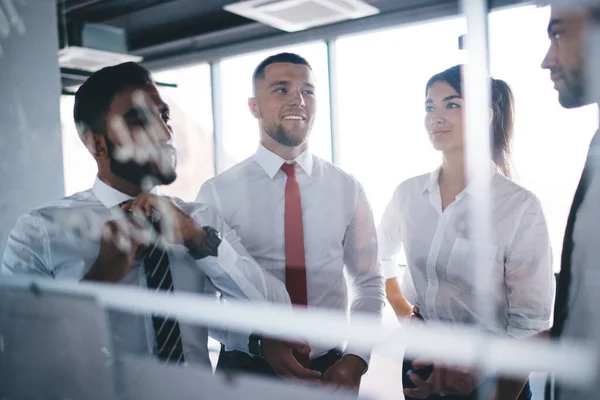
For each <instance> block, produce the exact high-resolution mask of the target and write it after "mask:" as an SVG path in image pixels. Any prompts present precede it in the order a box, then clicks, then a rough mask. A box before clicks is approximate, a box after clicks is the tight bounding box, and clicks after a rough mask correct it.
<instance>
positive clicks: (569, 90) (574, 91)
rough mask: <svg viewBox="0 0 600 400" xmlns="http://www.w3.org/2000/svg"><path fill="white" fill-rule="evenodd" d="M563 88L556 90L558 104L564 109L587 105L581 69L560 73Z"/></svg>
mask: <svg viewBox="0 0 600 400" xmlns="http://www.w3.org/2000/svg"><path fill="white" fill-rule="evenodd" d="M561 74H562V76H563V77H564V87H563V88H561V89H560V90H558V102H559V103H560V105H561V106H563V107H564V108H577V107H581V106H584V105H586V104H587V99H586V92H585V85H584V84H583V81H584V75H583V70H582V69H581V68H577V69H574V70H571V71H569V72H568V73H567V72H566V71H564V70H563V71H561Z"/></svg>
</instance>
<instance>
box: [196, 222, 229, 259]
mask: <svg viewBox="0 0 600 400" xmlns="http://www.w3.org/2000/svg"><path fill="white" fill-rule="evenodd" d="M202 229H204V232H206V237H205V238H204V241H203V242H202V244H200V245H199V246H196V247H194V248H192V249H190V250H188V252H189V253H190V255H191V256H192V257H193V258H194V260H201V259H203V258H205V257H208V256H213V257H216V256H217V255H218V254H219V253H218V248H219V246H220V245H221V242H222V241H223V236H221V233H220V232H219V231H218V230H216V229H215V228H213V227H211V226H203V227H202Z"/></svg>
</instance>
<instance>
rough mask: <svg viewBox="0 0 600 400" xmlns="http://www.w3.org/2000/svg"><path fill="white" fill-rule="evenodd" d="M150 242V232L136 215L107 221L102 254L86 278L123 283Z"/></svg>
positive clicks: (103, 233)
mask: <svg viewBox="0 0 600 400" xmlns="http://www.w3.org/2000/svg"><path fill="white" fill-rule="evenodd" d="M148 242H149V241H148V235H147V232H145V231H144V230H143V228H142V227H141V226H140V225H139V224H137V223H135V222H134V221H133V219H132V218H122V219H118V220H113V221H108V222H106V223H105V224H104V226H103V227H102V239H101V241H100V250H99V251H98V257H96V261H95V262H94V265H92V268H90V270H89V271H88V272H87V273H86V274H85V276H84V277H83V280H87V281H99V282H112V283H116V282H119V281H120V280H121V279H123V277H124V276H125V275H126V274H127V273H128V272H129V270H131V267H132V266H133V262H134V259H135V256H136V254H138V253H140V252H142V251H144V250H146V249H147V246H148Z"/></svg>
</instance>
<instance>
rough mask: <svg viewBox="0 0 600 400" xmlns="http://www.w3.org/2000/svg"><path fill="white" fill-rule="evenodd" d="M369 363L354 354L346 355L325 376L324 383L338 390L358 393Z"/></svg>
mask: <svg viewBox="0 0 600 400" xmlns="http://www.w3.org/2000/svg"><path fill="white" fill-rule="evenodd" d="M366 370H367V363H366V362H365V360H363V359H362V358H360V357H358V356H355V355H353V354H346V355H344V356H343V357H342V358H341V359H339V360H338V361H337V362H336V363H335V364H333V365H332V366H331V367H329V368H328V369H327V371H325V373H324V374H323V379H322V381H323V383H324V384H326V385H329V386H333V387H336V388H340V387H342V388H346V389H350V390H352V391H355V392H356V393H358V388H359V386H360V380H361V378H362V375H363V374H364V373H365V371H366Z"/></svg>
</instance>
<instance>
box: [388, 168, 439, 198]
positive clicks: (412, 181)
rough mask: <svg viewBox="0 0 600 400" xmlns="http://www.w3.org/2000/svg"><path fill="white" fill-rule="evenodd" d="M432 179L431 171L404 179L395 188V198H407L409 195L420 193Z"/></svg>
mask: <svg viewBox="0 0 600 400" xmlns="http://www.w3.org/2000/svg"><path fill="white" fill-rule="evenodd" d="M430 179H431V173H427V174H423V175H418V176H413V177H412V178H408V179H406V180H404V181H402V182H401V183H400V184H399V185H398V186H396V189H395V190H394V195H393V198H394V199H395V200H396V201H400V200H402V199H405V198H406V197H407V196H415V195H418V194H420V193H421V192H422V191H423V190H424V189H425V186H426V185H427V183H428V182H429V180H430Z"/></svg>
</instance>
